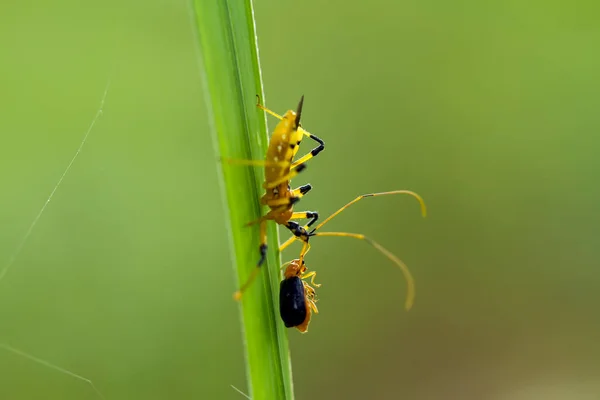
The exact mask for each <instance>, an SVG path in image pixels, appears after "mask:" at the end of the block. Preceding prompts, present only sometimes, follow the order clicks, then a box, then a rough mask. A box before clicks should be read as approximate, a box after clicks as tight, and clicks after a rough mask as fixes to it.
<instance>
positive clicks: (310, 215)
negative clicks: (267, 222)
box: [290, 211, 319, 226]
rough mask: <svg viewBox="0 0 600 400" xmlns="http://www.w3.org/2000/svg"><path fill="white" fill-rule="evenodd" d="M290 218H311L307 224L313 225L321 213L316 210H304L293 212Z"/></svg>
mask: <svg viewBox="0 0 600 400" xmlns="http://www.w3.org/2000/svg"><path fill="white" fill-rule="evenodd" d="M290 219H310V221H308V224H306V226H311V225H312V224H314V223H315V222H317V220H318V219H319V213H318V212H316V211H302V212H295V213H292V217H291V218H290Z"/></svg>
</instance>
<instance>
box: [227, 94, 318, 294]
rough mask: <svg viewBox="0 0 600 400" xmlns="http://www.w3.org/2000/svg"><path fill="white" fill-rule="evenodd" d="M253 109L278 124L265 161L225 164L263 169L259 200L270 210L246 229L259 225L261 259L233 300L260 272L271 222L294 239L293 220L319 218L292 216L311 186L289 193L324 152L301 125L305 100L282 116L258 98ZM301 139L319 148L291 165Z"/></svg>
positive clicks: (314, 218) (307, 214) (302, 214)
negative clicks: (310, 162) (294, 181)
mask: <svg viewBox="0 0 600 400" xmlns="http://www.w3.org/2000/svg"><path fill="white" fill-rule="evenodd" d="M257 98H258V101H257V104H256V106H257V107H258V108H260V109H261V110H263V111H265V112H266V113H268V114H271V115H272V116H274V117H276V118H278V119H279V120H280V122H279V123H278V124H277V126H276V127H275V130H274V131H273V134H272V135H271V139H270V140H269V147H268V149H267V154H266V157H265V160H228V162H229V163H231V164H240V165H250V166H260V167H264V168H265V182H264V183H263V188H264V189H265V194H264V195H263V196H262V197H261V199H260V203H261V204H262V205H266V206H268V207H269V208H270V210H269V212H268V213H267V214H265V215H263V216H262V217H260V218H259V219H257V220H255V221H251V222H249V223H248V224H247V225H248V226H249V225H253V224H260V247H259V253H260V259H259V260H258V263H257V265H256V268H255V269H254V271H253V272H252V273H251V274H250V276H249V277H248V279H247V281H246V282H245V283H244V284H243V285H242V287H241V288H240V289H239V290H238V291H237V292H236V293H235V296H234V297H235V298H236V299H238V300H239V299H240V298H241V296H242V293H243V292H244V291H245V290H246V289H247V288H248V287H249V286H250V284H251V283H252V281H253V280H254V279H255V278H256V276H257V275H258V273H259V272H260V267H261V265H262V264H263V263H264V261H265V257H266V254H267V221H269V220H272V221H275V222H276V223H278V224H280V225H283V226H285V227H286V228H288V229H289V230H290V231H291V232H292V233H293V234H294V235H295V236H300V235H302V234H303V231H302V230H301V229H302V226H301V225H300V224H298V223H297V222H295V221H291V220H294V219H309V222H308V224H307V225H306V226H311V225H312V224H314V223H315V222H316V221H317V219H318V218H319V214H318V213H316V212H313V211H302V212H294V211H293V208H294V204H296V203H297V202H298V201H299V200H300V199H301V198H302V197H303V196H304V195H305V194H306V193H308V192H309V191H310V190H311V189H312V186H311V185H310V184H307V185H303V186H300V187H298V188H296V189H291V186H290V180H291V179H292V178H294V177H295V176H296V175H298V174H299V173H300V172H302V171H303V170H304V169H305V168H306V164H305V163H306V162H307V161H308V160H310V159H311V158H313V157H315V156H316V155H317V154H319V153H320V152H321V151H323V149H324V148H325V143H323V141H322V140H321V139H319V138H318V137H317V136H315V135H313V134H311V133H309V132H307V131H306V130H304V129H303V128H302V127H301V125H300V117H301V116H302V106H303V104H304V96H302V97H301V98H300V102H299V103H298V107H297V109H296V111H293V110H288V111H287V112H286V113H285V114H284V115H283V116H280V115H278V114H276V113H275V112H273V111H271V110H269V109H268V108H266V107H264V106H263V105H261V104H260V98H259V97H258V96H257ZM304 136H307V137H309V138H311V139H312V140H314V141H315V142H317V143H318V146H317V147H315V148H314V149H312V150H311V151H310V153H308V154H305V155H304V156H302V157H300V159H298V160H296V161H294V157H295V155H296V153H297V152H298V149H299V147H300V143H301V142H302V139H303V138H304Z"/></svg>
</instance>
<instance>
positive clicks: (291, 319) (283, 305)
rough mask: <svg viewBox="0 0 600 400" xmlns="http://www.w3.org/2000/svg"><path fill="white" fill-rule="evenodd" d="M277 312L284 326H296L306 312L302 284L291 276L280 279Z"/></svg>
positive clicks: (298, 279)
mask: <svg viewBox="0 0 600 400" xmlns="http://www.w3.org/2000/svg"><path fill="white" fill-rule="evenodd" d="M279 314H280V315H281V319H282V320H283V323H284V324H285V326H286V328H291V327H294V326H298V325H300V324H302V323H303V322H304V320H305V319H306V314H307V307H306V298H305V296H304V284H303V283H302V280H301V279H300V278H299V277H297V276H293V277H291V278H288V279H284V280H283V281H281V285H280V287H279Z"/></svg>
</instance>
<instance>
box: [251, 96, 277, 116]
mask: <svg viewBox="0 0 600 400" xmlns="http://www.w3.org/2000/svg"><path fill="white" fill-rule="evenodd" d="M256 107H258V108H260V109H261V110H263V111H264V112H266V113H268V114H271V115H272V116H274V117H275V118H277V119H279V120H281V119H283V117H282V116H281V115H279V114H277V113H275V112H273V111H271V110H269V109H268V108H267V107H265V106H263V105H262V104H260V96H259V95H256Z"/></svg>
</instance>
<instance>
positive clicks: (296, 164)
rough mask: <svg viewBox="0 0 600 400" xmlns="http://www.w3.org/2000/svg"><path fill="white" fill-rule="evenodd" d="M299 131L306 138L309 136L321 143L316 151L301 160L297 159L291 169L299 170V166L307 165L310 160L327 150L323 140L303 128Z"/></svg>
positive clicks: (313, 150)
mask: <svg viewBox="0 0 600 400" xmlns="http://www.w3.org/2000/svg"><path fill="white" fill-rule="evenodd" d="M298 131H300V132H301V133H302V134H303V135H304V136H308V137H309V138H311V139H312V140H314V141H315V142H317V143H319V145H318V146H317V147H315V148H314V149H312V150H311V151H310V153H308V154H305V155H303V156H302V157H300V158H299V159H297V160H296V161H294V162H293V163H292V166H291V169H295V168H297V167H298V166H299V165H301V164H303V163H305V162H306V161H308V160H310V159H311V158H313V157H315V156H316V155H317V154H319V153H320V152H322V151H323V150H324V149H325V143H324V142H323V140H321V139H320V138H318V137H317V136H315V135H313V134H312V133H309V132H307V131H305V130H304V129H302V128H298Z"/></svg>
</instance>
